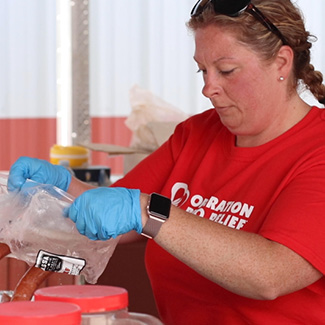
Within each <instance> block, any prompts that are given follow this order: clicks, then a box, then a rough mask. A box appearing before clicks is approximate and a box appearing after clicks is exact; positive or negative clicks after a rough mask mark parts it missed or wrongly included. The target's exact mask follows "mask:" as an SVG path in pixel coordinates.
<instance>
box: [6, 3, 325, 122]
mask: <svg viewBox="0 0 325 325" xmlns="http://www.w3.org/2000/svg"><path fill="white" fill-rule="evenodd" d="M67 1H70V0H67ZM296 1H297V3H298V4H299V5H300V6H301V8H302V9H303V11H304V13H305V16H306V23H307V26H308V28H309V29H310V30H311V31H312V33H314V34H315V35H317V36H318V38H319V40H318V42H317V43H316V44H315V48H314V50H313V59H314V64H315V66H316V68H317V69H319V70H321V71H322V72H323V73H325V59H324V53H325V20H324V19H323V13H324V12H325V1H324V0H296ZM194 2H195V0H177V1H174V0H163V1H157V0H118V1H114V0H90V26H91V27H90V28H91V34H90V37H91V38H90V46H91V53H90V57H91V65H90V67H91V71H90V78H91V91H90V94H91V102H90V103H91V114H92V116H126V115H128V114H129V112H130V109H131V108H130V105H129V98H128V96H129V89H130V88H131V87H132V86H133V85H134V84H138V85H140V86H141V87H143V88H147V89H149V90H151V91H152V92H153V93H155V94H157V95H158V96H160V97H162V98H163V99H165V100H166V101H168V102H170V103H172V104H173V105H175V106H177V107H179V108H180V109H182V110H183V111H185V112H187V113H190V114H192V113H196V112H199V111H201V110H204V109H205V108H207V107H209V102H208V101H207V100H206V99H204V98H203V96H202V95H201V93H200V92H201V87H202V80H201V76H200V75H198V74H196V66H195V64H194V61H193V59H192V56H193V51H194V48H193V40H192V36H191V35H189V34H188V32H187V29H186V27H185V22H186V21H187V20H188V18H189V12H190V10H191V8H192V6H193V4H194ZM55 8H56V0H0V118H17V117H55V114H56V67H55V64H56V34H55V33H56V27H55V24H56V12H55Z"/></svg>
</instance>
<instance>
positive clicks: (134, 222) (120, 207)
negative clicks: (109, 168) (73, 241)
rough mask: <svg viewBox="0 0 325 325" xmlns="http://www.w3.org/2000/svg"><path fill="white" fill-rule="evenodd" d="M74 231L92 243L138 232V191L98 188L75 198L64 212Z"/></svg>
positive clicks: (139, 227)
mask: <svg viewBox="0 0 325 325" xmlns="http://www.w3.org/2000/svg"><path fill="white" fill-rule="evenodd" d="M67 215H68V217H69V218H70V219H71V220H72V221H74V222H75V223H76V227H77V229H78V231H79V232H80V233H81V234H82V235H85V236H87V237H88V238H89V239H92V240H97V239H100V240H107V239H110V238H111V237H113V238H116V237H117V236H119V235H122V234H125V233H127V232H129V231H131V230H136V231H137V232H138V233H141V231H142V221H141V207H140V190H133V189H132V190H131V189H127V188H122V187H99V188H96V189H92V190H88V191H86V192H84V193H83V194H81V195H80V196H79V197H77V198H76V199H75V201H74V202H73V203H72V205H71V206H70V208H69V210H68V211H67Z"/></svg>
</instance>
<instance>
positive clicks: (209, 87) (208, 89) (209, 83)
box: [202, 76, 222, 98]
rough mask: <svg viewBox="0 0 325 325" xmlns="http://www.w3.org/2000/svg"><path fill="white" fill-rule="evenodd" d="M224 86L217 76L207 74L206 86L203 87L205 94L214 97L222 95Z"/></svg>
mask: <svg viewBox="0 0 325 325" xmlns="http://www.w3.org/2000/svg"><path fill="white" fill-rule="evenodd" d="M221 91H222V87H221V84H220V80H219V78H217V76H205V78H204V86H203V89H202V94H203V96H205V97H207V98H212V97H214V96H216V95H220V93H221Z"/></svg>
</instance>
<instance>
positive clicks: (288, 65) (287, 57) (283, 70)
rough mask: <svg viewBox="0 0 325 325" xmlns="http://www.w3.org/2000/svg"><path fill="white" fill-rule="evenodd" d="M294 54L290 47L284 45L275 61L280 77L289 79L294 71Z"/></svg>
mask: <svg viewBox="0 0 325 325" xmlns="http://www.w3.org/2000/svg"><path fill="white" fill-rule="evenodd" d="M293 61H294V53H293V50H292V48H291V47H290V46H287V45H283V46H282V47H281V48H280V50H279V52H278V54H277V57H276V59H275V63H276V66H277V69H278V73H279V76H281V77H283V78H285V79H288V78H289V77H290V74H291V71H292V69H293Z"/></svg>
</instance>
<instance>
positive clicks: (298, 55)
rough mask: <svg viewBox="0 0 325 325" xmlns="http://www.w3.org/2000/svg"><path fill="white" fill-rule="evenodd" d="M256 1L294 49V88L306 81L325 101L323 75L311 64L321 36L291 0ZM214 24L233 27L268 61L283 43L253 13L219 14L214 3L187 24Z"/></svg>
mask: <svg viewBox="0 0 325 325" xmlns="http://www.w3.org/2000/svg"><path fill="white" fill-rule="evenodd" d="M252 3H253V4H254V5H255V6H256V7H257V8H258V9H259V10H260V11H261V12H262V13H263V14H264V15H265V16H266V17H267V18H268V19H269V20H270V21H271V22H272V23H273V24H274V25H275V26H276V27H277V28H278V29H279V30H280V32H281V34H282V35H283V36H284V38H285V39H286V42H287V45H288V46H290V47H291V48H292V50H293V52H294V63H293V71H292V72H293V79H294V80H293V87H294V88H295V89H297V87H298V85H299V83H300V81H302V82H303V83H304V84H305V87H306V88H307V89H309V90H310V91H311V92H312V93H313V95H314V96H315V97H316V98H317V99H318V101H319V102H321V103H323V104H325V86H324V85H323V75H322V73H321V72H319V71H316V70H315V68H314V66H313V65H312V64H311V63H310V49H311V47H312V42H313V41H315V40H317V38H316V37H315V36H313V35H311V34H310V33H309V32H308V31H306V29H305V24H304V20H303V15H302V13H301V12H300V10H299V9H298V8H297V7H296V6H294V5H293V4H292V2H291V1H290V0H252ZM210 24H216V25H217V26H221V27H222V28H225V29H227V30H231V31H232V32H233V33H235V34H236V35H237V38H238V40H239V41H240V42H242V43H243V44H245V45H246V46H248V47H249V48H250V49H251V50H253V51H254V52H255V53H257V54H258V55H259V56H260V57H261V58H262V59H264V60H265V61H272V59H273V58H274V57H276V54H277V53H278V51H279V49H280V48H281V46H282V45H283V43H282V41H281V40H280V39H279V37H278V36H277V35H275V34H274V33H272V32H271V31H269V30H268V29H267V28H266V27H265V26H264V25H263V24H261V22H260V21H258V20H257V19H256V18H255V17H254V16H252V15H251V14H250V13H248V12H243V13H241V14H240V15H239V16H238V17H229V16H226V15H221V14H217V13H215V11H214V9H213V5H212V3H210V4H209V5H207V7H206V8H205V9H204V11H203V13H202V14H201V15H199V16H197V17H192V18H191V19H190V21H189V22H188V23H187V26H188V27H189V28H190V29H191V30H193V31H195V30H197V29H198V28H202V27H205V26H207V25H210Z"/></svg>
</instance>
